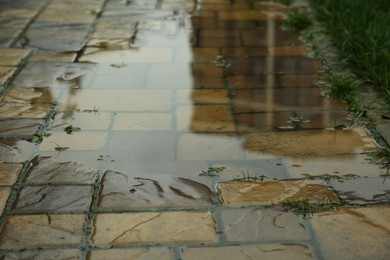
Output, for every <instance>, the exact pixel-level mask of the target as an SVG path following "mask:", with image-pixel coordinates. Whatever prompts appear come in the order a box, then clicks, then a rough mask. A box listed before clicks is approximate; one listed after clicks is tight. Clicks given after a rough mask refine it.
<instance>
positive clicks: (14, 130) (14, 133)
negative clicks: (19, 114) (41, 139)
mask: <svg viewBox="0 0 390 260" xmlns="http://www.w3.org/2000/svg"><path fill="white" fill-rule="evenodd" d="M43 122H44V121H43V120H42V119H3V120H0V123H1V129H0V137H2V138H25V139H30V138H31V137H33V136H34V134H36V133H37V132H38V130H39V129H40V128H41V126H42V124H43Z"/></svg>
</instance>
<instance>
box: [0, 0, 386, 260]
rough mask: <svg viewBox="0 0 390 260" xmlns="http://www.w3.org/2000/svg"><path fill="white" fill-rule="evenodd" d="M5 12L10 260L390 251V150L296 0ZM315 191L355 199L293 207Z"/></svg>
mask: <svg viewBox="0 0 390 260" xmlns="http://www.w3.org/2000/svg"><path fill="white" fill-rule="evenodd" d="M0 10H1V11H0V35H1V36H0V47H1V49H0V94H1V96H2V99H1V102H0V124H1V127H0V210H1V212H2V215H1V218H0V225H1V231H0V256H1V258H4V259H35V258H37V259H220V258H222V257H224V258H226V259H241V258H244V257H246V258H249V259H263V258H265V259H387V258H388V257H389V256H390V250H389V248H388V244H389V242H390V239H389V238H390V222H389V218H388V217H389V216H390V207H389V202H390V192H389V191H390V184H389V180H388V175H386V170H384V169H380V168H379V167H378V166H377V165H374V164H371V163H369V161H368V158H369V157H368V155H367V153H368V152H370V151H375V150H376V149H378V147H379V146H378V144H377V142H376V141H375V140H374V138H373V137H372V134H371V133H370V131H368V129H366V128H365V127H364V126H361V125H358V124H352V125H351V124H350V123H351V122H352V121H351V118H350V115H349V113H348V112H347V111H346V109H345V105H344V104H343V102H341V101H337V100H336V101H335V100H331V99H329V98H327V97H325V96H324V95H323V94H322V91H323V89H322V86H321V84H320V83H319V82H320V80H321V78H322V77H324V76H325V75H326V72H325V69H324V68H323V66H322V62H321V60H319V59H316V58H313V57H309V56H308V51H307V47H306V46H305V45H304V44H303V43H302V42H301V41H300V39H299V34H298V33H297V32H291V31H286V30H284V29H283V28H282V25H283V20H284V19H285V18H286V15H287V13H288V11H289V9H288V8H287V7H286V6H283V5H279V4H275V3H270V2H262V1H254V0H241V1H238V0H237V1H228V0H202V1H192V0H191V1H188V0H175V1H174V0H149V1H147V0H142V1H141V0H133V1H132V0H127V1H125V0H85V1H81V2H80V1H76V0H66V1H63V0H61V1H60V0H51V1H49V0H30V1H22V0H12V1H11V0H9V1H8V0H3V1H1V2H0ZM347 126H348V127H347ZM303 200H307V201H309V202H310V203H312V205H315V206H317V207H324V206H326V205H332V207H334V208H337V209H334V210H330V211H326V212H322V213H314V214H298V215H296V214H295V213H296V212H295V213H294V212H293V211H291V210H289V208H288V207H287V206H285V205H286V203H289V202H290V203H291V202H299V201H303ZM337 205H339V206H337Z"/></svg>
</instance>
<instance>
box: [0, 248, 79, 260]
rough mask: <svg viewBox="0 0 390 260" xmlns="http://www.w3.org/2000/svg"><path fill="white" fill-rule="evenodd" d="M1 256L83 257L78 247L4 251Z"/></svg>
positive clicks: (31, 257)
mask: <svg viewBox="0 0 390 260" xmlns="http://www.w3.org/2000/svg"><path fill="white" fill-rule="evenodd" d="M0 257H2V258H4V259H20V260H28V259H58V260H66V259H75V260H78V259H81V254H80V250H78V249H46V250H23V251H19V252H9V253H6V252H3V253H0Z"/></svg>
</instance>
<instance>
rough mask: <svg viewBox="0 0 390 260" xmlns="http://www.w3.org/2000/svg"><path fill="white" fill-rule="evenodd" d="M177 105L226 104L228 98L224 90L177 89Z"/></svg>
mask: <svg viewBox="0 0 390 260" xmlns="http://www.w3.org/2000/svg"><path fill="white" fill-rule="evenodd" d="M177 102H178V103H179V104H228V103H229V96H228V92H227V90H224V89H192V90H189V89H178V90H177Z"/></svg>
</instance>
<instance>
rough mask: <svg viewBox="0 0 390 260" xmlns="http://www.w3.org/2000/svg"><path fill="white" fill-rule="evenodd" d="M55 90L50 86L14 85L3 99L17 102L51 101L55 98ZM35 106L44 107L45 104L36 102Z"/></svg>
mask: <svg viewBox="0 0 390 260" xmlns="http://www.w3.org/2000/svg"><path fill="white" fill-rule="evenodd" d="M54 95H55V92H54V91H51V90H50V89H49V88H23V87H12V88H11V89H9V90H8V91H7V93H6V94H5V95H4V99H3V101H6V102H17V103H25V104H32V103H51V102H52V101H53V100H54V98H55V97H54ZM35 106H38V107H42V106H44V105H43V104H35Z"/></svg>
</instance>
